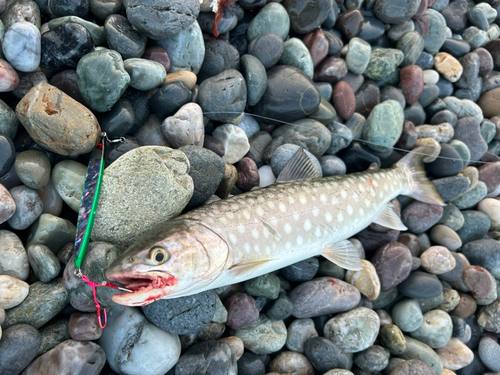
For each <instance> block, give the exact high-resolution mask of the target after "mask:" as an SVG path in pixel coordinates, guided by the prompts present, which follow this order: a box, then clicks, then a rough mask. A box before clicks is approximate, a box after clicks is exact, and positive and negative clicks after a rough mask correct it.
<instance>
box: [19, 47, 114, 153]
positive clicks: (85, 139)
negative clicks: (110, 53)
mask: <svg viewBox="0 0 500 375" xmlns="http://www.w3.org/2000/svg"><path fill="white" fill-rule="evenodd" d="M86 56H89V54H87V55H86ZM54 103H55V104H54ZM108 109H109V108H108ZM106 110H107V109H106ZM16 115H17V116H18V118H19V120H20V121H21V123H22V124H23V126H24V127H25V128H26V130H27V131H28V133H29V134H30V136H31V137H32V138H33V140H34V141H35V142H37V143H38V144H40V145H41V146H42V147H44V148H46V149H47V150H49V151H52V152H56V153H58V154H62V155H68V156H71V155H73V156H76V155H81V154H86V153H88V152H90V151H92V149H93V147H94V145H95V144H96V143H97V138H98V137H99V136H100V132H101V130H100V127H99V123H98V122H97V119H96V117H95V116H94V115H93V114H92V112H91V111H90V110H89V109H88V108H86V107H84V106H83V105H81V104H80V103H77V102H76V101H75V100H73V99H72V98H71V97H70V96H69V95H67V94H65V93H64V92H62V91H61V90H59V89H58V88H56V87H54V86H51V85H49V84H47V83H43V82H42V83H39V84H38V85H36V86H35V87H33V88H32V89H31V90H30V91H29V92H28V93H27V94H26V95H25V96H24V97H23V99H22V100H21V101H20V102H19V103H18V104H17V106H16ZM45 126H47V127H49V128H50V129H51V131H50V132H46V131H44V130H43V129H45V128H44V127H45Z"/></svg>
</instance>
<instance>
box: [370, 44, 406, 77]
mask: <svg viewBox="0 0 500 375" xmlns="http://www.w3.org/2000/svg"><path fill="white" fill-rule="evenodd" d="M403 60H404V54H403V52H401V51H400V50H398V49H393V48H377V49H375V50H373V51H372V53H371V56H370V62H369V63H368V66H367V67H366V70H365V71H364V73H363V74H364V76H365V77H367V78H370V79H373V80H375V81H378V80H382V79H385V78H387V77H389V76H390V75H391V74H392V73H394V71H395V70H396V68H397V67H398V66H399V65H400V64H401V63H402V62H403Z"/></svg>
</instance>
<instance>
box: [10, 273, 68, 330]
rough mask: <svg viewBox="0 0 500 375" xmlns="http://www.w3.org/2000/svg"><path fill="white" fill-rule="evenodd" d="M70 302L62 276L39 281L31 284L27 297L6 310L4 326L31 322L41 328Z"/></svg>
mask: <svg viewBox="0 0 500 375" xmlns="http://www.w3.org/2000/svg"><path fill="white" fill-rule="evenodd" d="M68 302H69V298H68V292H67V291H66V289H65V288H64V286H63V283H62V280H61V279H60V278H59V279H55V280H52V281H51V282H49V283H42V282H40V281H37V282H36V283H34V284H31V285H30V290H29V293H28V296H27V297H26V299H25V300H24V301H23V302H22V303H21V304H20V305H18V306H16V307H14V308H12V309H9V310H8V311H7V312H6V316H5V322H4V323H3V327H4V328H8V327H11V326H13V325H16V324H29V325H32V326H33V327H35V328H40V327H41V326H43V325H44V324H45V323H47V322H48V321H49V320H51V319H52V318H53V317H55V316H56V315H57V314H59V313H60V312H61V311H62V309H63V308H64V307H65V306H66V305H67V304H68Z"/></svg>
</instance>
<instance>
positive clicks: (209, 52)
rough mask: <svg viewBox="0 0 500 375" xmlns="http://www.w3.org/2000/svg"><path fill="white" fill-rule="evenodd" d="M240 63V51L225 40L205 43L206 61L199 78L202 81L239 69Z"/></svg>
mask: <svg viewBox="0 0 500 375" xmlns="http://www.w3.org/2000/svg"><path fill="white" fill-rule="evenodd" d="M239 63H240V55H239V53H238V50H237V49H236V48H235V47H234V46H232V45H231V44H229V43H227V42H226V41H224V40H212V41H208V42H206V43H205V59H204V60H203V65H202V66H201V69H200V72H199V73H198V76H199V78H200V80H204V79H206V78H209V77H213V76H215V75H216V74H219V73H221V72H223V71H224V70H228V69H237V68H238V67H239Z"/></svg>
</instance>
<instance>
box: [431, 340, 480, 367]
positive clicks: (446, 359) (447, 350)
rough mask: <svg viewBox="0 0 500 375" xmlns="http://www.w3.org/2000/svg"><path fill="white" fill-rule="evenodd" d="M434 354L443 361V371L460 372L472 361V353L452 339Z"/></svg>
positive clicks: (462, 344) (460, 342)
mask: <svg viewBox="0 0 500 375" xmlns="http://www.w3.org/2000/svg"><path fill="white" fill-rule="evenodd" d="M436 353H437V354H438V355H439V358H441V361H443V366H444V368H445V369H449V370H454V371H456V370H460V369H462V368H464V367H466V366H468V365H469V364H471V363H472V361H473V360H474V353H473V352H472V350H470V349H469V348H468V347H467V345H465V344H464V343H463V342H462V341H460V340H459V339H457V338H455V337H452V338H451V339H450V341H448V343H447V344H446V345H445V346H444V347H442V348H440V349H438V350H437V351H436Z"/></svg>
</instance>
